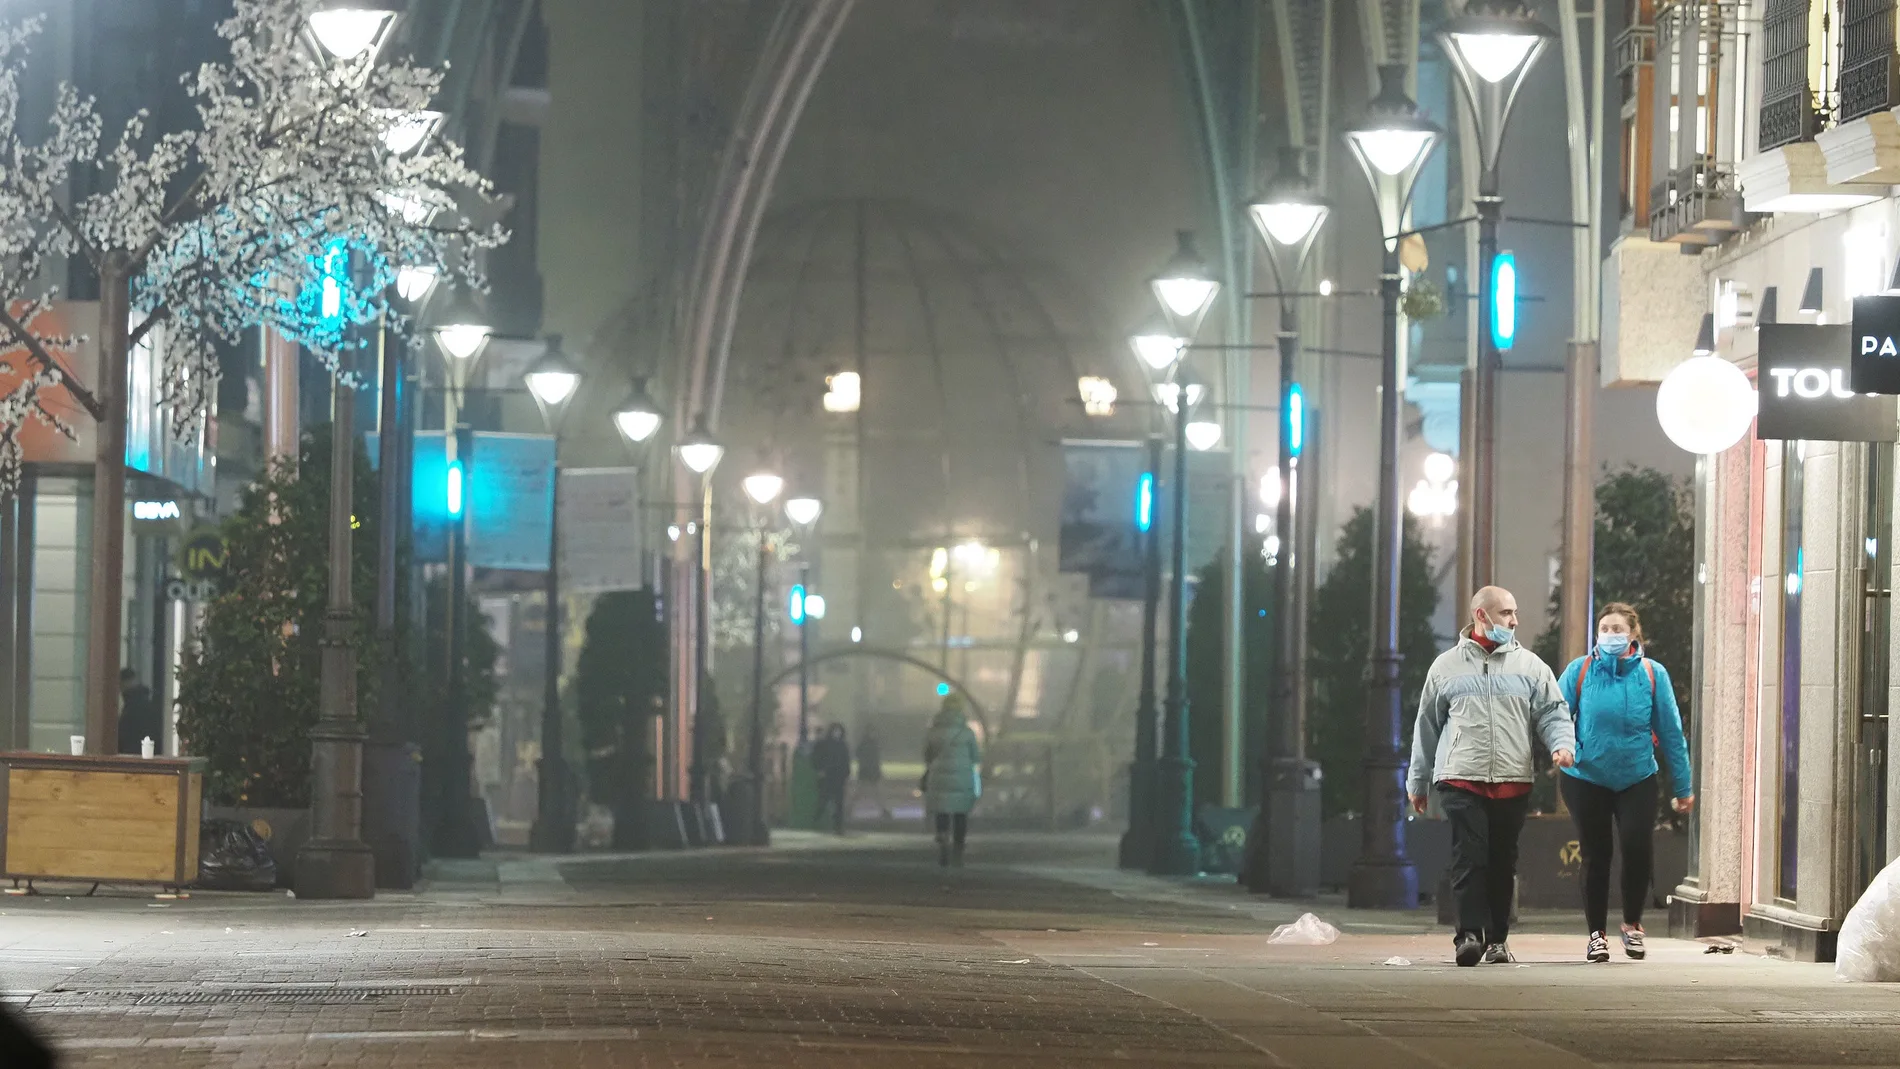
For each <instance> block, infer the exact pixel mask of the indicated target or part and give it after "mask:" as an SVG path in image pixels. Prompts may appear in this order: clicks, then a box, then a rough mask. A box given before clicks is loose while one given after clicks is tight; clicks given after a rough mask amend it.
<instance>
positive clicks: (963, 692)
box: [765, 645, 995, 739]
mask: <svg viewBox="0 0 1900 1069" xmlns="http://www.w3.org/2000/svg"><path fill="white" fill-rule="evenodd" d="M855 657H863V658H866V659H869V660H878V661H893V662H896V663H898V664H904V665H909V666H910V667H912V668H916V669H920V670H922V671H924V672H928V673H929V674H930V675H932V676H934V677H936V678H937V680H938V681H939V682H942V683H945V684H948V685H949V687H950V689H951V690H952V691H954V692H955V693H957V694H958V695H960V696H961V697H962V698H963V701H964V704H966V705H968V706H969V707H970V714H971V715H972V716H974V717H976V720H977V723H979V724H981V725H982V727H983V737H984V738H985V739H991V738H995V735H994V734H993V733H992V728H991V721H990V713H989V710H988V709H986V708H984V706H983V703H982V702H980V701H978V700H977V698H976V695H974V694H972V693H970V688H969V687H966V686H964V685H963V681H962V680H961V679H958V678H957V677H955V676H953V675H951V674H949V673H948V672H945V671H944V670H943V669H941V668H939V667H937V666H936V665H934V664H931V663H930V662H929V661H926V660H923V659H922V658H918V657H913V656H911V655H910V654H908V653H905V652H904V651H902V650H887V649H879V648H878V647H876V646H863V645H851V646H840V647H838V648H837V649H830V650H825V651H824V652H822V653H814V654H812V655H811V656H810V657H807V658H806V659H805V660H804V661H803V662H794V663H792V664H789V665H786V666H785V667H784V668H782V669H780V670H779V673H778V674H777V675H775V676H773V677H772V678H770V679H768V680H766V682H765V686H766V689H768V690H769V689H771V688H773V687H776V686H778V685H779V684H780V683H783V682H785V681H786V680H788V679H791V678H792V677H793V676H796V675H797V674H798V670H799V667H800V666H801V664H802V665H803V666H804V667H807V668H811V667H816V666H817V665H821V664H825V663H827V662H830V661H842V660H846V659H849V658H855Z"/></svg>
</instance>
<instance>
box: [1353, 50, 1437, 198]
mask: <svg viewBox="0 0 1900 1069" xmlns="http://www.w3.org/2000/svg"><path fill="white" fill-rule="evenodd" d="M1405 74H1406V68H1405V66H1404V65H1403V64H1396V63H1394V64H1386V65H1385V66H1382V67H1380V68H1379V94H1378V95H1377V96H1375V97H1373V98H1372V101H1371V103H1369V104H1367V105H1366V116H1365V118H1364V119H1363V120H1362V121H1361V122H1360V123H1359V125H1357V126H1355V127H1353V128H1352V129H1349V130H1347V131H1346V144H1347V146H1348V147H1350V148H1351V149H1352V150H1353V153H1354V154H1355V155H1357V156H1358V157H1359V159H1360V161H1361V162H1363V163H1364V164H1365V165H1366V167H1367V168H1368V169H1369V170H1371V171H1374V172H1377V173H1378V174H1381V175H1385V176H1386V177H1388V178H1399V177H1402V176H1404V175H1406V174H1408V173H1410V172H1411V171H1413V170H1415V169H1416V168H1417V167H1418V166H1419V165H1420V164H1422V163H1424V162H1425V157H1426V156H1427V155H1428V154H1430V152H1431V151H1432V146H1433V145H1435V144H1437V143H1438V136H1439V132H1440V131H1439V129H1438V126H1437V124H1435V123H1433V122H1432V121H1431V120H1430V119H1428V118H1426V117H1425V115H1424V113H1423V112H1421V111H1420V110H1419V107H1418V105H1417V104H1416V103H1414V102H1413V101H1412V98H1411V97H1409V96H1407V95H1406V94H1405Z"/></svg>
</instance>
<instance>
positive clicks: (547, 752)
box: [522, 334, 581, 854]
mask: <svg viewBox="0 0 1900 1069" xmlns="http://www.w3.org/2000/svg"><path fill="white" fill-rule="evenodd" d="M522 379H523V381H525V382H526V383H527V384H528V392H529V393H531V394H533V395H534V403H535V405H536V406H537V407H539V408H540V409H541V418H542V420H544V421H545V422H546V423H547V426H548V434H549V435H551V436H552V437H553V438H554V473H553V478H554V493H553V495H552V496H553V515H552V516H551V517H550V519H549V522H548V573H547V615H546V618H545V622H544V625H543V630H544V631H545V632H546V636H545V637H546V641H547V645H546V650H545V654H544V661H545V668H544V670H543V673H542V674H543V675H544V676H545V677H546V682H545V686H544V692H543V696H542V706H541V764H540V767H539V769H538V770H537V772H536V784H535V787H536V794H537V798H536V801H537V803H538V804H537V806H536V808H535V817H534V827H533V828H532V829H530V831H529V833H528V841H529V845H530V846H531V847H532V848H533V849H534V850H536V851H538V852H540V853H544V854H565V853H570V852H572V851H573V849H574V796H573V792H572V791H571V790H570V789H569V787H570V783H569V778H568V773H567V751H566V739H565V735H566V732H565V731H564V730H563V728H564V727H565V723H566V722H565V718H564V717H563V716H562V715H561V662H562V660H563V658H562V656H561V649H562V643H561V464H560V458H561V422H562V417H563V416H565V415H566V414H567V406H568V404H569V403H570V402H571V401H573V400H574V394H575V393H576V392H578V391H579V390H580V387H581V371H580V368H579V367H577V366H576V365H575V364H574V362H573V361H572V360H570V359H568V357H567V354H565V353H563V352H562V351H561V336H560V335H559V334H550V335H548V349H547V352H546V353H543V354H542V356H541V359H539V360H537V361H535V364H534V366H533V367H531V368H529V369H528V371H527V373H526V374H525V375H523V376H522Z"/></svg>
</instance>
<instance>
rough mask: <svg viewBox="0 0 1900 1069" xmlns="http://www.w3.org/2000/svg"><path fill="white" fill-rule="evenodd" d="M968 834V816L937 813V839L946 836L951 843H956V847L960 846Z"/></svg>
mask: <svg viewBox="0 0 1900 1069" xmlns="http://www.w3.org/2000/svg"><path fill="white" fill-rule="evenodd" d="M969 834H970V814H968V813H938V814H937V838H939V839H941V838H943V837H944V836H945V835H948V836H950V841H951V842H954V843H956V844H957V845H958V846H962V845H963V839H964V837H965V836H967V835H969Z"/></svg>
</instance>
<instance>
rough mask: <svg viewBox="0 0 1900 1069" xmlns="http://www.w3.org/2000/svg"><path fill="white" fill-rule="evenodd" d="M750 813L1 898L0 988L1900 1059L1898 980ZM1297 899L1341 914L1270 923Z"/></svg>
mask: <svg viewBox="0 0 1900 1069" xmlns="http://www.w3.org/2000/svg"><path fill="white" fill-rule="evenodd" d="M780 842H781V845H780V846H779V847H777V848H775V849H772V850H769V851H719V852H701V853H694V854H675V855H659V856H641V857H589V858H583V859H577V860H569V861H566V862H562V863H555V862H552V861H549V860H545V859H535V858H512V859H511V858H507V857H498V858H495V859H490V860H488V861H484V862H471V863H459V864H453V865H447V866H443V867H442V869H441V870H440V871H438V872H437V873H436V877H437V878H435V879H434V880H432V881H431V883H430V885H429V886H428V887H426V888H425V889H423V890H422V891H420V892H418V893H415V894H409V895H385V896H382V897H379V898H378V899H377V900H376V901H374V902H370V903H306V902H297V901H294V900H291V899H288V898H286V897H283V896H281V895H259V896H246V895H220V894H203V893H201V894H198V895H196V896H194V897H193V898H191V899H189V900H187V901H175V902H160V901H153V900H151V899H147V898H143V897H135V896H131V895H126V896H119V897H100V898H93V899H84V898H71V899H68V898H64V897H61V896H59V895H56V894H46V895H42V896H39V897H35V898H7V899H3V900H0V994H3V995H4V997H5V998H6V999H7V1001H9V1002H11V1003H13V1004H14V1005H15V1006H16V1008H20V1009H22V1010H23V1011H24V1013H25V1015H26V1016H27V1017H28V1019H29V1020H30V1021H31V1022H32V1023H33V1025H34V1026H35V1027H37V1028H39V1029H40V1030H42V1031H43V1032H44V1033H46V1034H47V1035H49V1036H50V1037H52V1038H53V1039H54V1040H55V1041H56V1043H57V1045H58V1046H59V1048H60V1049H61V1051H62V1052H63V1054H64V1058H65V1064H67V1065H70V1066H88V1067H90V1066H141V1067H143V1066H151V1067H155V1069H170V1067H185V1066H191V1067H197V1066H233V1067H236V1066H244V1067H249V1066H299V1067H329V1066H337V1067H345V1066H347V1067H352V1069H369V1067H378V1066H403V1067H413V1069H432V1067H438V1066H440V1067H450V1066H452V1067H455V1069H488V1067H503V1066H535V1067H543V1066H562V1067H566V1066H575V1067H583V1066H584V1067H593V1066H700V1065H746V1066H840V1067H857V1066H867V1067H868V1066H877V1067H884V1066H891V1067H909V1066H986V1067H987V1066H998V1067H1011V1066H1024V1067H1036V1069H1043V1067H1053V1066H1094V1065H1142V1066H1263V1065H1265V1066H1297V1067H1313V1069H1321V1067H1331V1066H1347V1067H1352V1069H1371V1067H1375V1066H1387V1065H1391V1066H1402V1067H1408V1069H1409V1067H1411V1066H1434V1067H1444V1069H1460V1067H1477V1069H1488V1067H1491V1066H1499V1067H1502V1066H1506V1065H1509V1066H1511V1067H1512V1069H1527V1067H1529V1069H1572V1067H1584V1066H1613V1067H1621V1069H1635V1067H1649V1066H1657V1067H1660V1066H1669V1067H1672V1069H1685V1067H1690V1066H1715V1065H1720V1066H1724V1067H1729V1069H1733V1067H1737V1066H1751V1065H1759V1066H1823V1065H1825V1066H1839V1065H1855V1066H1890V1065H1900V991H1896V990H1895V989H1893V988H1884V987H1877V986H1854V985H1842V984H1835V983H1833V982H1832V980H1831V974H1830V972H1829V970H1828V969H1827V968H1826V967H1818V966H1805V965H1795V964H1790V963H1786V962H1781V961H1776V960H1771V959H1768V958H1763V957H1758V956H1753V955H1750V954H1747V953H1746V952H1745V951H1746V948H1744V952H1743V953H1738V954H1733V955H1707V954H1704V953H1703V950H1704V948H1703V947H1702V946H1700V945H1698V944H1693V943H1677V942H1671V941H1668V940H1661V939H1657V940H1653V941H1652V951H1651V960H1649V961H1647V962H1643V963H1640V964H1639V963H1631V962H1622V961H1618V962H1616V963H1613V964H1611V965H1609V966H1585V965H1583V964H1581V963H1580V962H1578V961H1577V957H1578V954H1579V952H1580V950H1581V940H1580V939H1579V938H1578V937H1577V936H1576V934H1575V933H1573V932H1570V931H1569V928H1571V927H1572V926H1573V924H1574V922H1573V920H1572V919H1571V918H1568V917H1550V918H1538V919H1533V921H1532V922H1531V923H1530V924H1529V925H1528V931H1527V932H1526V934H1523V935H1521V936H1519V937H1517V938H1516V939H1514V943H1515V944H1516V950H1517V953H1518V956H1519V958H1520V962H1519V963H1518V964H1517V965H1514V966H1489V967H1483V968H1479V969H1469V970H1460V969H1455V968H1453V967H1451V966H1450V962H1449V943H1448V940H1447V939H1446V937H1445V936H1444V934H1443V933H1441V932H1438V931H1436V930H1434V929H1433V928H1432V926H1431V925H1430V918H1428V917H1415V916H1410V915H1403V914H1353V915H1348V914H1346V912H1345V911H1344V910H1343V909H1342V908H1340V907H1339V905H1338V904H1337V903H1330V902H1322V903H1319V904H1317V905H1315V904H1312V903H1308V904H1305V905H1300V904H1293V903H1279V902H1270V901H1261V900H1257V899H1251V898H1249V897H1248V896H1246V895H1245V894H1244V893H1242V892H1240V891H1238V890H1237V889H1235V888H1234V887H1233V886H1232V885H1231V883H1223V882H1217V881H1199V882H1196V881H1160V880H1152V879H1149V878H1147V877H1144V876H1138V875H1128V874H1122V873H1116V872H1114V871H1113V869H1112V868H1110V867H1109V863H1110V861H1111V860H1112V856H1113V842H1112V840H1109V839H1106V838H1102V837H1075V836H1069V837H1057V836H1041V837H1037V836H1013V837H992V838H990V839H986V840H982V841H979V842H978V843H977V844H975V846H974V847H973V850H972V858H971V865H970V867H968V868H965V869H962V870H952V871H942V870H939V869H937V867H936V866H935V864H934V862H933V859H932V857H931V850H930V847H929V844H928V841H927V840H924V839H921V838H917V837H899V836H887V835H881V836H861V837H854V838H851V839H846V840H843V841H838V840H829V839H822V838H818V837H813V836H790V835H787V836H783V837H781V840H780ZM1308 908H1312V909H1316V910H1317V911H1318V912H1320V913H1321V914H1322V915H1324V916H1326V917H1328V918H1329V919H1332V920H1334V921H1337V922H1340V923H1341V924H1342V927H1343V928H1344V929H1345V934H1344V935H1343V936H1342V937H1341V939H1340V940H1339V941H1338V942H1336V943H1334V944H1332V945H1330V946H1325V947H1286V946H1272V945H1269V944H1268V943H1267V942H1266V939H1267V933H1268V932H1270V931H1271V928H1272V925H1273V924H1274V923H1277V922H1282V921H1285V920H1290V919H1292V918H1293V917H1295V916H1297V914H1298V913H1299V912H1301V911H1302V910H1303V909H1308ZM1394 957H1398V958H1403V959H1405V960H1406V961H1407V962H1409V964H1403V965H1399V964H1384V962H1386V961H1387V960H1388V959H1391V958H1394Z"/></svg>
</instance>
